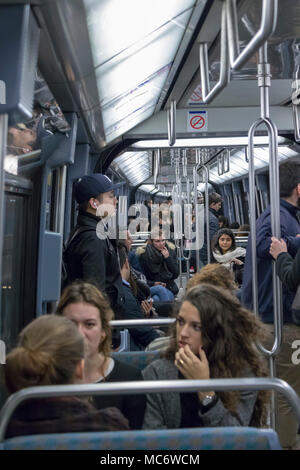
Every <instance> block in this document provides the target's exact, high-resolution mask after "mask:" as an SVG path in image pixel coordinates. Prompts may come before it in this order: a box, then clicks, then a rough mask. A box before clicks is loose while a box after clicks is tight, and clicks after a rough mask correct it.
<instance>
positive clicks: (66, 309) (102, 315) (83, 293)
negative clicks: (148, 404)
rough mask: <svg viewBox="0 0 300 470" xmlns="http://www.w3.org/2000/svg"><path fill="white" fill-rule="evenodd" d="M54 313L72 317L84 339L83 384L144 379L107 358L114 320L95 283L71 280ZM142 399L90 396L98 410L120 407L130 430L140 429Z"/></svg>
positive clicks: (142, 414)
mask: <svg viewBox="0 0 300 470" xmlns="http://www.w3.org/2000/svg"><path fill="white" fill-rule="evenodd" d="M57 314H59V315H64V316H66V317H68V318H69V319H70V320H72V321H73V323H75V325H76V326H77V327H78V330H79V332H80V333H81V334H82V336H83V338H84V345H85V365H84V382H85V383H100V382H122V381H129V380H143V378H142V375H141V372H140V371H139V370H138V369H136V368H135V367H131V366H129V365H127V364H124V363H123V362H121V361H119V360H117V359H113V358H111V357H110V351H111V329H110V326H109V321H110V320H112V319H113V312H112V310H111V308H110V306H109V303H108V301H107V300H106V299H105V298H104V295H103V294H102V293H101V292H100V291H99V290H98V289H97V288H96V287H95V286H93V285H91V284H88V283H86V282H74V283H73V284H71V285H70V286H68V287H67V288H66V289H65V290H64V291H63V294H62V296H61V299H60V301H59V304H58V306H57ZM145 401H146V400H145V396H144V395H131V396H129V395H121V394H120V395H111V396H108V395H103V396H102V395H101V396H94V397H93V403H94V405H95V406H96V408H98V409H102V408H106V407H108V406H114V407H116V408H119V410H121V412H122V413H123V414H124V415H125V417H126V418H127V419H128V421H129V425H130V428H131V429H139V428H141V426H142V422H143V416H144V411H145Z"/></svg>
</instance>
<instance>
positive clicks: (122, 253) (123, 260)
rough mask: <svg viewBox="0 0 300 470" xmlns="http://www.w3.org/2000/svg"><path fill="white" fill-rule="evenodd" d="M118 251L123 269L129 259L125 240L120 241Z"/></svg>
mask: <svg viewBox="0 0 300 470" xmlns="http://www.w3.org/2000/svg"><path fill="white" fill-rule="evenodd" d="M117 250H118V255H119V263H120V269H122V268H123V266H124V264H125V263H126V260H127V259H128V250H127V246H126V245H125V243H124V241H123V240H118V243H117Z"/></svg>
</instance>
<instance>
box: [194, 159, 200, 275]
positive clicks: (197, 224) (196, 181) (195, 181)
mask: <svg viewBox="0 0 300 470" xmlns="http://www.w3.org/2000/svg"><path fill="white" fill-rule="evenodd" d="M198 167H199V154H198V150H196V166H195V167H194V168H193V181H194V206H195V227H196V270H197V271H199V268H200V253H199V246H198V239H199V228H200V227H199V214H198V189H197V188H198Z"/></svg>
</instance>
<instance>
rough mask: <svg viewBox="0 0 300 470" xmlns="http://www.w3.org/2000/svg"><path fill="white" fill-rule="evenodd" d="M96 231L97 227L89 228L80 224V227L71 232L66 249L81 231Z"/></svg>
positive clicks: (65, 245)
mask: <svg viewBox="0 0 300 470" xmlns="http://www.w3.org/2000/svg"><path fill="white" fill-rule="evenodd" d="M93 231H95V229H93V228H87V227H85V226H80V227H78V228H75V230H74V232H73V233H71V234H70V236H69V238H68V240H67V242H66V243H65V244H64V251H65V250H67V249H68V248H69V246H70V245H71V243H72V242H73V241H74V240H75V238H76V237H77V236H78V235H80V234H81V233H84V232H93Z"/></svg>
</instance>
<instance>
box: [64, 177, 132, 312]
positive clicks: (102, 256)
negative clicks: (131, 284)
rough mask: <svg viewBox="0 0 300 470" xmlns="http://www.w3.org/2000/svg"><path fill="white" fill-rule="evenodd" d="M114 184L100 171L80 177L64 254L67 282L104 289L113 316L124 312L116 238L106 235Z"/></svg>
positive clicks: (112, 207) (111, 209)
mask: <svg viewBox="0 0 300 470" xmlns="http://www.w3.org/2000/svg"><path fill="white" fill-rule="evenodd" d="M117 186H118V185H113V184H112V182H111V180H110V179H109V178H108V177H107V176H105V175H102V174H100V173H94V174H93V175H89V176H88V175H86V176H83V177H82V178H80V179H79V181H78V182H76V183H75V186H74V196H75V199H76V201H77V203H78V204H79V207H78V209H79V214H78V218H77V225H76V227H75V228H74V230H73V232H72V233H71V235H70V237H69V243H68V244H67V248H66V250H65V253H64V259H65V263H66V268H67V273H68V281H69V282H73V281H75V279H82V280H84V281H87V282H91V283H93V284H95V285H96V286H97V287H98V288H99V289H100V290H101V291H102V292H106V294H107V295H108V297H109V300H110V303H111V307H112V309H113V310H114V312H115V317H116V318H118V317H120V316H122V313H123V308H122V303H123V302H124V299H123V295H122V278H121V274H120V266H119V262H118V257H117V252H116V249H115V246H114V245H115V243H116V240H110V239H109V238H108V235H107V232H106V224H105V221H104V220H105V219H104V217H105V218H107V217H111V216H112V215H114V214H115V212H116V205H117V198H116V196H115V193H114V189H115V188H116V187H117ZM76 231H77V235H75V236H74V234H75V233H76ZM72 237H73V238H72Z"/></svg>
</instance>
